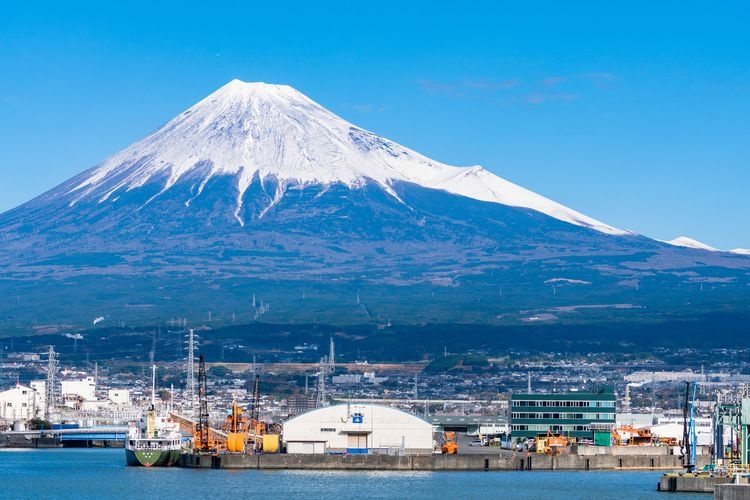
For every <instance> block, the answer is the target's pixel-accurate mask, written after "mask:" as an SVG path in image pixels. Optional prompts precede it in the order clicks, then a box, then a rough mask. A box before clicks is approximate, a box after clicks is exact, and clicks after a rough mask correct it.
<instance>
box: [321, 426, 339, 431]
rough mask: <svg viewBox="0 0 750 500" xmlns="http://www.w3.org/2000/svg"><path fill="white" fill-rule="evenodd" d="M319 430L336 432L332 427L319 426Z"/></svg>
mask: <svg viewBox="0 0 750 500" xmlns="http://www.w3.org/2000/svg"><path fill="white" fill-rule="evenodd" d="M320 432H336V429H335V428H334V427H321V428H320Z"/></svg>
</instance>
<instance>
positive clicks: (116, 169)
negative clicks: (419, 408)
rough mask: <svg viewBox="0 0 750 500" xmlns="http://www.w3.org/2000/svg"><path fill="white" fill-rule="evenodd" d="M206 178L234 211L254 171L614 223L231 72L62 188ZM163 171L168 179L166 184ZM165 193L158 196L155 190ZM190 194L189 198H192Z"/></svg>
mask: <svg viewBox="0 0 750 500" xmlns="http://www.w3.org/2000/svg"><path fill="white" fill-rule="evenodd" d="M188 175H195V176H197V177H198V178H199V182H198V190H197V191H198V195H199V194H200V192H201V191H202V190H203V188H204V187H205V186H206V184H207V182H208V181H209V180H210V179H211V178H212V177H214V176H216V175H232V176H235V177H236V179H237V180H236V182H237V188H238V195H237V208H236V212H235V213H236V217H237V219H238V221H239V222H240V223H243V221H242V219H241V215H240V214H241V208H242V200H243V195H244V193H245V192H246V191H247V189H248V187H249V186H250V185H251V183H252V182H254V179H260V182H263V181H264V179H267V178H268V179H270V178H272V179H275V180H276V181H277V182H278V185H279V188H278V189H277V192H276V194H275V196H276V199H275V200H274V202H278V199H279V198H280V197H281V196H283V192H284V191H283V186H285V185H302V186H304V185H310V184H323V185H326V184H333V183H343V184H345V185H347V186H350V187H358V186H362V185H364V184H365V183H367V182H375V183H377V184H379V185H380V186H382V187H383V188H384V189H385V190H386V191H388V192H389V193H391V194H392V195H393V196H395V197H397V195H396V193H395V191H394V189H393V184H394V183H395V182H409V183H414V184H418V185H421V186H423V187H427V188H433V189H441V190H444V191H447V192H449V193H453V194H457V195H461V196H466V197H469V198H473V199H477V200H481V201H487V202H494V203H501V204H505V205H510V206H516V207H524V208H530V209H533V210H537V211H539V212H542V213H545V214H547V215H549V216H551V217H554V218H556V219H559V220H562V221H565V222H569V223H571V224H576V225H579V226H584V227H589V228H592V229H595V230H597V231H600V232H603V233H607V234H614V235H623V234H631V233H630V232H628V231H623V230H621V229H617V228H614V227H612V226H609V225H607V224H604V223H603V222H600V221H598V220H596V219H593V218H591V217H588V216H586V215H583V214H581V213H579V212H576V211H575V210H572V209H570V208H568V207H565V206H563V205H561V204H559V203H556V202H554V201H552V200H550V199H547V198H544V197H543V196H540V195H538V194H536V193H533V192H531V191H529V190H527V189H524V188H522V187H520V186H518V185H516V184H513V183H511V182H509V181H506V180H504V179H502V178H500V177H498V176H496V175H494V174H492V173H490V172H488V171H487V170H484V169H483V168H482V167H479V166H473V167H453V166H449V165H445V164H442V163H439V162H436V161H433V160H431V159H429V158H427V157H425V156H423V155H421V154H419V153H417V152H415V151H412V150H410V149H408V148H405V147H403V146H401V145H399V144H397V143H395V142H392V141H390V140H388V139H384V138H382V137H379V136H377V135H375V134H373V133H371V132H368V131H366V130H363V129H360V128H358V127H356V126H354V125H352V124H351V123H349V122H347V121H345V120H343V119H342V118H340V117H338V116H336V115H335V114H333V113H331V112H330V111H328V110H326V109H325V108H323V107H322V106H320V105H319V104H317V103H315V102H314V101H312V100H310V99H309V98H307V97H306V96H304V95H302V94H301V93H299V92H298V91H296V90H294V89H293V88H291V87H288V86H285V85H270V84H265V83H245V82H241V81H239V80H233V81H231V82H229V83H228V84H226V85H224V86H223V87H221V88H220V89H219V90H217V91H216V92H214V93H213V94H211V95H209V96H208V97H206V98H205V99H203V100H202V101H200V102H199V103H197V104H196V105H194V106H193V107H191V108H190V109H188V110H187V111H185V112H184V113H181V114H180V115H178V116H177V117H175V118H174V119H172V120H171V121H169V122H168V123H167V124H165V125H164V126H162V127H161V128H159V129H158V130H156V131H155V132H153V133H151V134H150V135H148V136H147V137H145V138H144V139H142V140H140V141H138V142H136V143H134V144H132V145H131V146H129V147H127V148H125V149H124V150H122V151H121V152H119V153H117V154H115V155H113V156H111V157H110V158H107V159H106V160H105V161H104V162H103V163H101V164H100V165H98V166H96V167H94V168H92V169H91V170H89V171H88V172H87V173H86V175H84V176H83V177H82V180H81V181H80V182H78V183H77V184H76V185H75V186H73V188H72V189H69V190H68V191H66V192H64V193H58V194H59V195H61V196H66V197H69V198H70V202H69V203H70V205H75V204H76V203H78V202H80V201H81V200H83V199H96V200H97V201H98V202H99V203H101V202H104V201H107V200H110V199H111V198H112V195H113V193H115V192H116V191H118V190H122V189H126V190H132V189H135V188H138V187H141V186H144V185H146V184H148V183H150V182H160V183H162V184H163V185H162V188H161V192H164V191H166V190H167V189H169V188H170V187H171V186H173V185H174V184H175V183H176V182H177V181H178V180H180V179H181V178H183V177H185V176H188ZM165 179H166V182H165ZM155 196H159V194H157V195H155ZM189 203H190V200H186V204H189Z"/></svg>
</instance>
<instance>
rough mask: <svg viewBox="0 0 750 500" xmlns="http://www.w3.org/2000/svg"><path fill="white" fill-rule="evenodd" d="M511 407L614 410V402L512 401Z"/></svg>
mask: <svg viewBox="0 0 750 500" xmlns="http://www.w3.org/2000/svg"><path fill="white" fill-rule="evenodd" d="M511 405H512V406H536V407H546V406H555V407H559V408H561V407H571V408H614V407H615V402H614V401H555V400H552V401H528V400H523V399H522V400H512V401H511Z"/></svg>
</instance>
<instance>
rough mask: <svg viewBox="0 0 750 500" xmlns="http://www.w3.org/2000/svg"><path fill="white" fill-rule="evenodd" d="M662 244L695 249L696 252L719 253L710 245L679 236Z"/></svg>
mask: <svg viewBox="0 0 750 500" xmlns="http://www.w3.org/2000/svg"><path fill="white" fill-rule="evenodd" d="M664 243H668V244H670V245H674V246H676V247H686V248H696V249H698V250H709V251H711V252H718V251H719V249H718V248H714V247H712V246H711V245H707V244H706V243H703V242H701V241H698V240H694V239H693V238H688V237H687V236H680V237H677V238H675V239H673V240H669V241H665V242H664Z"/></svg>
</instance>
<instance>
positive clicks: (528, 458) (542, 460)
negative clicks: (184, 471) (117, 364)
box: [179, 453, 681, 471]
mask: <svg viewBox="0 0 750 500" xmlns="http://www.w3.org/2000/svg"><path fill="white" fill-rule="evenodd" d="M179 465H180V466H181V467H187V468H204V469H208V468H212V469H330V470H404V471H406V470H426V471H428V470H441V471H447V470H456V471H459V470H488V471H489V470H625V469H663V470H679V469H681V462H680V457H677V456H673V455H663V456H615V455H597V456H577V455H557V456H550V455H542V454H534V453H531V454H528V455H525V454H519V455H517V456H515V457H514V456H505V455H496V454H495V455H478V454H477V455H473V454H472V455H460V454H459V455H423V456H419V455H417V456H391V455H323V454H319V455H307V454H304V455H303V454H257V455H245V454H234V453H223V454H210V453H186V454H183V455H182V456H181V457H180V463H179Z"/></svg>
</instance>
